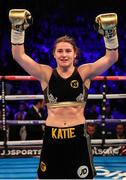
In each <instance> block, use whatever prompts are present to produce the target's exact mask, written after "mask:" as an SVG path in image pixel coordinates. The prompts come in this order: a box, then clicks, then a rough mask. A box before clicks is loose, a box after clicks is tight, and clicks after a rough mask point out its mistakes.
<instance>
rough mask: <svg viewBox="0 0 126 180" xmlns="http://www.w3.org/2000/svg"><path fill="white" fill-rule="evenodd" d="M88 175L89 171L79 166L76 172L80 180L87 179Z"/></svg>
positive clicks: (85, 167)
mask: <svg viewBox="0 0 126 180" xmlns="http://www.w3.org/2000/svg"><path fill="white" fill-rule="evenodd" d="M88 173H89V170H88V167H87V166H80V167H79V168H78V170H77V174H78V176H79V177H80V178H85V177H87V175H88Z"/></svg>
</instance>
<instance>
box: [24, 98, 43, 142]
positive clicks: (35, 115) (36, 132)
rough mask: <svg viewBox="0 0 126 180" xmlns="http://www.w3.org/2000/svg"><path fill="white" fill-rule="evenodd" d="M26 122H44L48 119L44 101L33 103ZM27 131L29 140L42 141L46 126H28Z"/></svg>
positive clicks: (39, 100)
mask: <svg viewBox="0 0 126 180" xmlns="http://www.w3.org/2000/svg"><path fill="white" fill-rule="evenodd" d="M25 119H26V120H41V121H42V120H43V119H46V110H45V108H44V100H43V99H38V100H35V101H34V102H33V105H32V107H31V108H29V110H28V112H27V114H26V116H25ZM26 131H27V139H28V140H36V139H42V135H43V132H44V125H43V124H42V125H40V124H38V125H36V124H34V125H27V126H26Z"/></svg>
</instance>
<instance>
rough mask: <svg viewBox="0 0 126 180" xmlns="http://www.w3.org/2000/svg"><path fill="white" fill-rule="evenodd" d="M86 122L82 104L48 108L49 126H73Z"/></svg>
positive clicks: (47, 123) (47, 121)
mask: <svg viewBox="0 0 126 180" xmlns="http://www.w3.org/2000/svg"><path fill="white" fill-rule="evenodd" d="M84 123H85V118H84V108H83V107H81V106H77V107H59V108H48V118H47V120H46V125H47V126H52V127H71V126H76V125H80V124H84Z"/></svg>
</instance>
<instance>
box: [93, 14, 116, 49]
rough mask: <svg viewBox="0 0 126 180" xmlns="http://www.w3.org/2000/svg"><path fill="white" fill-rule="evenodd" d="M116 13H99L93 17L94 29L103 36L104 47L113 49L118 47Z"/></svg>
mask: <svg viewBox="0 0 126 180" xmlns="http://www.w3.org/2000/svg"><path fill="white" fill-rule="evenodd" d="M117 22H118V18H117V14H116V13H106V14H100V15H98V16H97V17H96V18H95V29H96V30H97V31H98V32H99V34H101V35H103V36H104V41H105V47H106V48H107V49H110V50H113V49H117V48H118V46H119V45H118V38H117Z"/></svg>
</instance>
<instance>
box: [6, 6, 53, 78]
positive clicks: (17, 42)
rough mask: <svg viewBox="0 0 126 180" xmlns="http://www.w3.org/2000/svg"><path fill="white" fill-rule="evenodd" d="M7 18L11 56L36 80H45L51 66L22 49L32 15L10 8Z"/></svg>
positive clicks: (23, 10)
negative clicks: (8, 20) (10, 24)
mask: <svg viewBox="0 0 126 180" xmlns="http://www.w3.org/2000/svg"><path fill="white" fill-rule="evenodd" d="M9 19H10V22H11V23H12V30H11V43H12V55H13V58H14V59H15V60H16V61H17V62H18V63H19V64H20V65H21V66H22V67H23V68H24V70H26V71H27V72H28V73H29V74H30V75H32V76H34V77H36V78H37V79H38V80H47V79H48V76H49V74H50V73H51V71H52V69H51V67H49V66H47V65H42V64H39V63H36V62H35V61H34V60H33V59H32V58H31V57H29V56H28V55H27V54H26V53H25V50H24V39H25V30H26V29H27V28H28V27H29V25H30V23H31V21H32V17H31V14H30V12H29V11H27V10H25V9H12V10H10V11H9Z"/></svg>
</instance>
